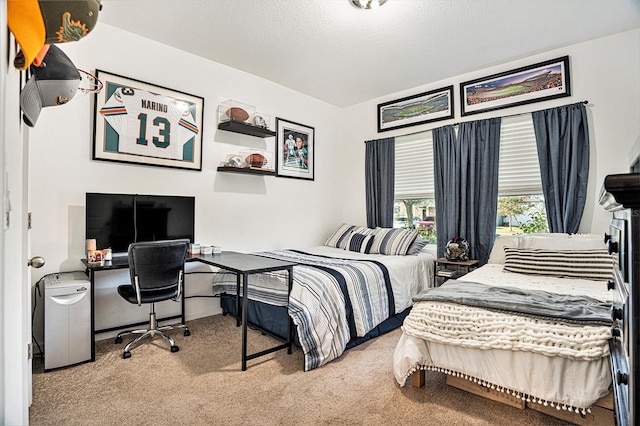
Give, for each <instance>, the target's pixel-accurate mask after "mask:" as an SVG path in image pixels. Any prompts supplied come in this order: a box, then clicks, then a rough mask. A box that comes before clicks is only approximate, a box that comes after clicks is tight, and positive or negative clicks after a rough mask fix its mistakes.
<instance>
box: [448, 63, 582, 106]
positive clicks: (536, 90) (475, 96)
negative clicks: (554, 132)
mask: <svg viewBox="0 0 640 426" xmlns="http://www.w3.org/2000/svg"><path fill="white" fill-rule="evenodd" d="M570 95H571V82H570V78H569V57H568V56H563V57H561V58H557V59H552V60H549V61H545V62H540V63H537V64H533V65H529V66H526V67H522V68H517V69H514V70H511V71H506V72H503V73H499V74H494V75H490V76H488V77H483V78H478V79H475V80H471V81H467V82H464V83H460V104H461V112H462V115H471V114H478V113H481V112H487V111H493V110H497V109H502V108H509V107H514V106H518V105H524V104H529V103H532V102H540V101H543V100H548V99H555V98H562V97H565V96H570Z"/></svg>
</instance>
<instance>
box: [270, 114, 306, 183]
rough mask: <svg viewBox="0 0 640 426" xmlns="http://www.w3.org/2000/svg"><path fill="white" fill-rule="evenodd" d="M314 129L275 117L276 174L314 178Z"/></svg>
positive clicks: (297, 177)
mask: <svg viewBox="0 0 640 426" xmlns="http://www.w3.org/2000/svg"><path fill="white" fill-rule="evenodd" d="M315 148H316V134H315V129H314V128H313V127H311V126H307V125H305V124H300V123H296V122H294V121H290V120H286V119H284V118H280V117H276V155H275V157H276V176H278V177H287V178H294V179H306V180H314V179H315V160H314V158H315Z"/></svg>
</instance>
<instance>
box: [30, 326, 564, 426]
mask: <svg viewBox="0 0 640 426" xmlns="http://www.w3.org/2000/svg"><path fill="white" fill-rule="evenodd" d="M188 325H189V327H190V328H191V333H192V334H191V336H189V337H184V336H183V335H182V333H181V332H180V331H176V332H174V336H175V339H176V343H177V344H178V345H179V346H180V351H179V352H177V353H170V352H169V349H168V345H166V343H165V342H164V341H162V340H160V339H156V340H154V341H153V342H152V343H146V344H142V345H141V346H139V347H137V348H134V349H133V351H132V354H133V355H132V357H131V358H130V359H126V360H125V359H122V357H121V351H122V347H123V346H124V343H123V344H121V345H115V344H114V343H113V340H112V339H109V340H104V341H100V342H98V343H97V344H96V362H94V363H85V364H81V365H77V366H75V367H70V368H65V369H61V370H57V371H52V372H47V373H44V372H42V368H43V367H42V364H41V363H40V360H35V361H34V374H33V405H32V406H31V410H30V422H31V424H32V425H112V424H113V425H121V424H133V425H168V424H179V425H183V424H185V425H186V424H189V425H215V424H225V425H241V424H260V425H293V424H296V425H318V424H345V425H347V424H378V425H382V424H384V425H387V424H397V425H407V424H421V425H509V426H514V425H565V424H566V423H564V422H562V421H559V420H557V419H554V418H552V417H549V416H546V415H544V414H541V413H538V412H535V411H533V410H518V409H516V408H512V407H508V406H506V405H503V404H500V403H497V402H492V401H489V400H487V399H484V398H481V397H478V396H475V395H472V394H469V393H466V392H463V391H460V390H458V389H455V388H452V387H449V386H447V385H446V384H445V383H444V375H443V374H441V373H432V372H428V373H427V377H426V380H427V383H426V386H425V387H424V388H421V389H414V388H412V387H410V385H409V386H407V387H404V388H400V387H399V386H398V385H397V384H396V382H395V380H394V378H393V373H392V356H393V351H394V348H395V345H396V342H397V341H398V338H399V336H400V333H401V332H400V330H395V331H394V332H391V333H389V334H386V335H384V336H381V337H378V338H377V339H374V340H372V341H369V342H367V343H365V344H363V345H360V346H358V347H356V348H354V349H351V350H349V351H347V352H345V354H343V355H342V356H341V357H340V358H339V359H337V360H335V361H333V362H331V363H329V364H327V365H325V366H323V367H321V368H319V369H316V370H313V371H310V372H306V373H305V372H304V371H303V367H302V352H301V351H300V350H299V349H298V348H295V349H294V352H293V354H292V355H287V352H286V350H282V351H278V352H275V353H273V354H269V355H267V356H265V357H262V358H258V359H255V360H251V361H249V364H248V369H247V371H244V372H243V371H241V365H240V350H241V328H238V327H235V320H233V319H232V318H230V317H223V316H221V315H216V316H212V317H207V318H202V319H198V320H195V321H190V322H189V323H188ZM127 341H128V340H125V343H126V342H127ZM276 343H277V341H276V340H274V339H272V338H271V337H269V336H263V335H261V334H260V333H259V332H256V331H253V330H251V331H250V332H249V348H250V352H255V351H259V350H262V349H265V348H267V347H269V346H271V345H274V344H276Z"/></svg>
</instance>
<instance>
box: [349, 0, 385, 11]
mask: <svg viewBox="0 0 640 426" xmlns="http://www.w3.org/2000/svg"><path fill="white" fill-rule="evenodd" d="M386 2H387V0H351V4H352V5H354V6H355V7H357V8H358V9H377V8H379V7H380V6H382V5H383V4H385V3H386Z"/></svg>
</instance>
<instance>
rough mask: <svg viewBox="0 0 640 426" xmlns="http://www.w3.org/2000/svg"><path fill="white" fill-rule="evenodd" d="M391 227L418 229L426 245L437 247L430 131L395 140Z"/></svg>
mask: <svg viewBox="0 0 640 426" xmlns="http://www.w3.org/2000/svg"><path fill="white" fill-rule="evenodd" d="M395 147H396V148H395V151H396V152H395V155H396V164H395V166H396V167H395V170H396V171H395V203H394V214H393V217H394V220H393V226H394V227H396V228H417V229H418V233H419V235H420V236H421V237H422V238H425V239H426V240H428V241H429V244H435V243H436V229H435V213H436V202H435V198H434V192H435V190H434V183H433V137H432V132H431V131H426V132H420V133H415V134H412V135H408V136H399V137H396V143H395Z"/></svg>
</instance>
